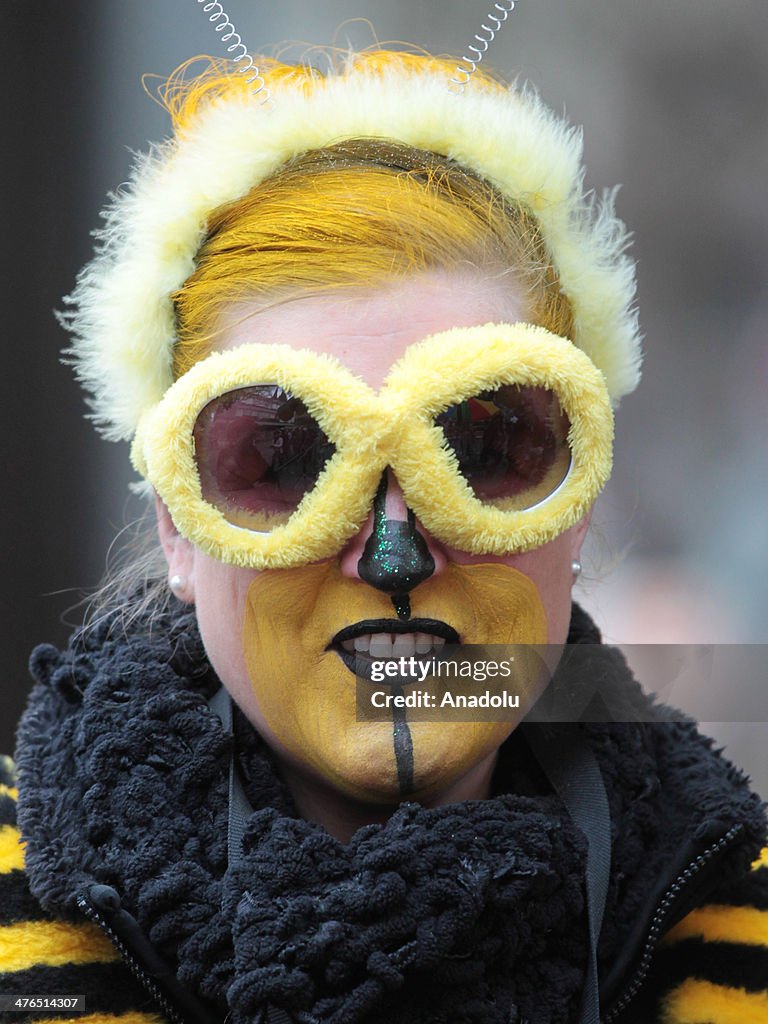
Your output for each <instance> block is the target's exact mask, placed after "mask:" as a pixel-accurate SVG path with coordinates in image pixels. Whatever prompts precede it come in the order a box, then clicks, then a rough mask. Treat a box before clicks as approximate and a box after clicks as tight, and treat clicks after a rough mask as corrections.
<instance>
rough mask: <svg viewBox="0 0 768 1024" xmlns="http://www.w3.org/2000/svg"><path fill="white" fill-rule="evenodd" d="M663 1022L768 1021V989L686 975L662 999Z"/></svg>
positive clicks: (757, 1023) (751, 1023) (753, 1023)
mask: <svg viewBox="0 0 768 1024" xmlns="http://www.w3.org/2000/svg"><path fill="white" fill-rule="evenodd" d="M661 1022H662V1024H768V992H747V991H745V989H743V988H731V987H730V986H728V985H713V984H712V983H711V982H709V981H700V980H699V979H696V978H689V979H688V980H686V981H684V982H683V984H682V985H679V986H678V987H677V988H675V989H673V990H672V992H671V993H670V994H669V995H667V996H666V997H665V999H664V1004H663V1009H662V1016H661Z"/></svg>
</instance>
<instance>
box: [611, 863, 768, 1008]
mask: <svg viewBox="0 0 768 1024" xmlns="http://www.w3.org/2000/svg"><path fill="white" fill-rule="evenodd" d="M647 988H648V991H647V992H646V993H645V997H644V998H641V1000H640V1002H641V1004H642V1008H641V1007H636V1008H635V1012H636V1014H637V1020H638V1021H640V1020H642V1021H643V1022H644V1024H645V1022H646V1021H648V1022H653V1024H656V1022H657V1021H658V1024H768V847H767V848H766V849H764V850H763V853H762V856H761V857H760V858H759V859H758V860H756V861H755V862H754V864H753V865H752V870H751V871H750V873H749V875H747V876H745V877H744V878H742V879H741V880H739V881H738V882H735V883H732V884H730V885H728V886H727V887H723V888H722V889H720V890H718V891H717V892H716V893H714V894H713V895H711V896H710V897H709V902H707V903H706V904H704V905H702V906H700V907H697V908H696V909H695V910H693V911H691V913H689V914H688V915H687V917H684V918H683V920H682V921H680V923H679V924H677V925H675V926H674V927H673V928H672V929H671V930H670V931H668V932H667V934H666V935H665V936H664V937H663V938H662V940H661V942H660V944H659V947H658V950H657V952H656V956H655V957H654V967H653V971H652V973H651V977H650V978H649V980H648V983H647ZM651 1005H655V1007H656V1008H655V1009H654V1010H652V1011H651ZM644 1014H650V1015H649V1016H644ZM630 1016H631V1019H632V1020H634V1019H635V1017H633V1016H632V1015H630Z"/></svg>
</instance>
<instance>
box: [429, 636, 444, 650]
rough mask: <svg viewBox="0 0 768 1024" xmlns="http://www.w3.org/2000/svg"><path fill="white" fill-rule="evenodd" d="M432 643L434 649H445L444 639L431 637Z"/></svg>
mask: <svg viewBox="0 0 768 1024" xmlns="http://www.w3.org/2000/svg"><path fill="white" fill-rule="evenodd" d="M432 643H433V644H434V646H435V647H438V648H440V647H445V637H442V636H433V637H432Z"/></svg>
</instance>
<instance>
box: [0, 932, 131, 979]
mask: <svg viewBox="0 0 768 1024" xmlns="http://www.w3.org/2000/svg"><path fill="white" fill-rule="evenodd" d="M117 959H119V956H118V953H117V951H116V950H115V948H114V946H113V945H112V943H111V942H110V941H109V939H108V938H107V937H106V936H105V935H103V934H102V932H100V931H99V929H98V928H97V927H96V925H93V924H90V923H85V924H68V923H66V922H64V921H23V922H20V923H18V924H9V925H5V926H3V927H0V964H2V966H3V970H4V971H8V972H10V971H26V970H28V969H29V968H30V967H36V966H44V967H61V966H62V965H64V964H94V963H109V962H112V961H114V960H117Z"/></svg>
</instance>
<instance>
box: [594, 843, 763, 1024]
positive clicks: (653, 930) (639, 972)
mask: <svg viewBox="0 0 768 1024" xmlns="http://www.w3.org/2000/svg"><path fill="white" fill-rule="evenodd" d="M743 829H744V826H743V825H742V824H737V825H733V826H732V827H731V828H730V829H728V831H727V832H726V833H725V835H724V836H721V837H720V839H718V841H717V842H716V843H713V844H712V845H711V846H708V847H707V849H706V850H704V852H703V853H700V854H699V856H698V857H697V858H696V859H695V860H693V861H691V863H690V864H689V865H688V867H687V868H686V869H685V870H684V871H683V872H681V874H679V875H678V876H677V878H676V879H675V880H674V882H673V883H672V885H671V886H670V887H669V889H667V891H666V892H665V893H664V896H663V897H662V900H661V902H660V903H659V905H658V907H657V908H656V912H655V914H654V915H653V918H652V920H651V926H650V928H649V929H648V936H647V938H646V940H645V946H644V947H643V952H642V954H641V956H640V962H639V963H638V966H637V969H636V971H635V973H634V976H633V977H632V980H631V981H630V982H629V985H628V986H627V988H626V989H625V990H624V993H623V995H621V996H620V997H619V999H618V1001H616V1002H614V1004H613V1006H612V1007H611V1009H610V1010H609V1012H608V1013H607V1014H606V1015H605V1017H604V1018H603V1024H612V1021H614V1020H616V1018H617V1017H618V1016H619V1014H620V1013H623V1012H624V1010H625V1009H626V1008H627V1006H629V1004H630V1003H631V1002H632V1000H633V999H634V998H635V996H636V995H637V993H638V992H639V991H640V989H641V988H642V987H643V985H644V984H645V980H646V978H647V976H648V971H649V970H650V966H651V960H652V958H653V953H654V950H655V949H656V945H657V944H658V941H659V938H660V936H661V929H662V927H663V925H664V922H665V920H666V919H667V917H668V915H669V911H670V908H671V907H672V905H673V904H674V903H675V901H676V900H677V898H678V896H679V895H680V891H681V890H682V889H683V888H684V887H685V886H686V885H688V883H689V882H690V881H691V879H693V878H695V876H696V875H697V874H698V873H699V872H700V871H701V870H702V868H704V867H705V866H706V865H707V864H708V863H709V862H710V861H711V860H712V858H713V857H716V856H717V855H718V854H719V853H721V852H722V851H723V850H724V849H725V847H726V846H728V845H730V843H732V842H733V840H734V839H735V838H736V836H738V834H739V833H740V832H742V831H743Z"/></svg>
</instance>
